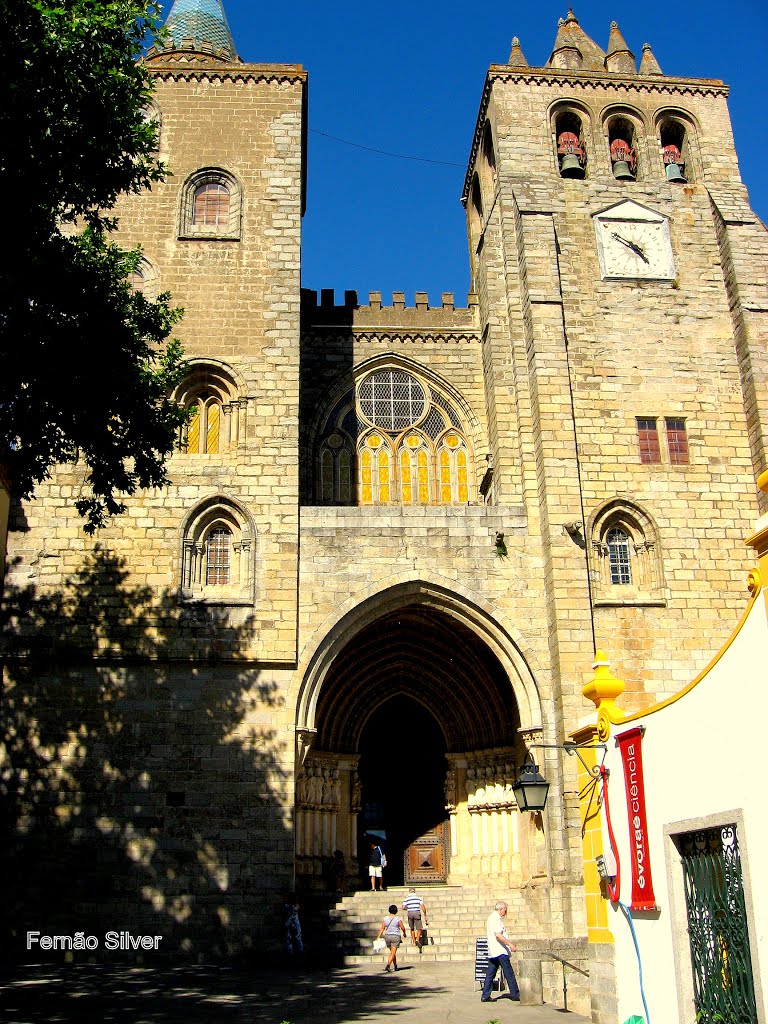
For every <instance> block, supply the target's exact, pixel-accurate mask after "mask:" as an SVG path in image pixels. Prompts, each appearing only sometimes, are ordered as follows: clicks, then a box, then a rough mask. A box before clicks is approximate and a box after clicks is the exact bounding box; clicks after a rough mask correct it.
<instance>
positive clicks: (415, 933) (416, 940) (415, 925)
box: [403, 889, 429, 946]
mask: <svg viewBox="0 0 768 1024" xmlns="http://www.w3.org/2000/svg"><path fill="white" fill-rule="evenodd" d="M403 910H404V911H405V912H406V913H407V914H408V927H409V928H410V929H411V945H412V946H419V945H420V944H421V919H422V917H423V918H424V924H425V925H428V924H429V920H428V919H427V905H426V903H425V902H424V900H423V899H422V898H421V896H417V895H416V890H415V889H409V890H408V895H407V896H406V897H405V899H404V900H403Z"/></svg>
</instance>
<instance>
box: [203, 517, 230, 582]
mask: <svg viewBox="0 0 768 1024" xmlns="http://www.w3.org/2000/svg"><path fill="white" fill-rule="evenodd" d="M231 539H232V535H231V533H230V532H229V530H225V529H222V528H218V529H215V530H211V532H210V533H209V534H208V541H207V544H206V566H205V585H206V586H207V587H226V586H227V585H228V584H229V548H230V541H231Z"/></svg>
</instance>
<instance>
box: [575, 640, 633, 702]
mask: <svg viewBox="0 0 768 1024" xmlns="http://www.w3.org/2000/svg"><path fill="white" fill-rule="evenodd" d="M592 668H593V669H594V670H595V674H594V676H593V677H592V679H590V681H589V682H588V683H587V684H586V685H585V686H584V688H583V689H582V691H581V692H582V693H583V694H584V696H585V697H586V698H587V699H588V700H591V701H592V702H593V704H594V705H595V706H596V707H597V709H598V710H601V709H602V708H603V707H604V706H605V705H606V704H610V705H613V703H614V702H615V700H616V698H617V697H618V696H619V695H620V694H622V693H623V692H624V689H625V683H624V681H623V680H622V679H618V678H617V677H616V676H615V675H614V674H613V672H611V663H610V661H608V658H607V656H606V653H605V651H595V660H594V663H593V665H592Z"/></svg>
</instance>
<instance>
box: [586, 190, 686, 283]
mask: <svg viewBox="0 0 768 1024" xmlns="http://www.w3.org/2000/svg"><path fill="white" fill-rule="evenodd" d="M640 209H642V208H640ZM644 212H645V211H644ZM651 218H653V219H651ZM595 231H596V234H597V248H598V255H599V257H600V269H601V272H602V276H603V278H649V279H653V280H665V281H670V280H672V279H673V278H674V276H675V264H674V259H673V257H672V246H671V244H670V240H669V224H668V223H667V221H666V219H665V218H663V217H658V215H653V214H650V216H647V219H643V220H640V219H630V218H628V217H627V218H623V217H621V218H619V217H616V216H613V217H611V216H599V215H598V216H597V217H596V218H595Z"/></svg>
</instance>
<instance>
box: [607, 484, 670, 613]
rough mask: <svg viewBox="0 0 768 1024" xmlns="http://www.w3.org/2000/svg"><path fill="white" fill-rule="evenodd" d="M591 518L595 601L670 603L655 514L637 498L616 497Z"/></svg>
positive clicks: (612, 602)
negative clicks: (637, 502)
mask: <svg viewBox="0 0 768 1024" xmlns="http://www.w3.org/2000/svg"><path fill="white" fill-rule="evenodd" d="M590 522H591V527H590V545H589V564H590V577H591V583H592V596H593V600H594V603H595V604H596V605H615V604H619V605H625V604H639V605H643V604H653V605H659V604H666V586H665V583H664V569H663V559H662V555H661V549H660V543H659V535H658V530H657V528H656V525H655V523H654V522H653V519H652V518H651V516H650V515H649V514H648V513H647V512H646V511H645V510H644V509H643V508H641V507H640V506H639V505H637V504H636V503H635V502H632V501H629V500H628V499H622V498H615V499H613V500H612V501H609V502H607V503H606V504H605V505H603V506H602V507H601V508H600V509H598V510H597V512H596V513H595V514H594V515H593V516H592V518H591V521H590Z"/></svg>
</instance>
